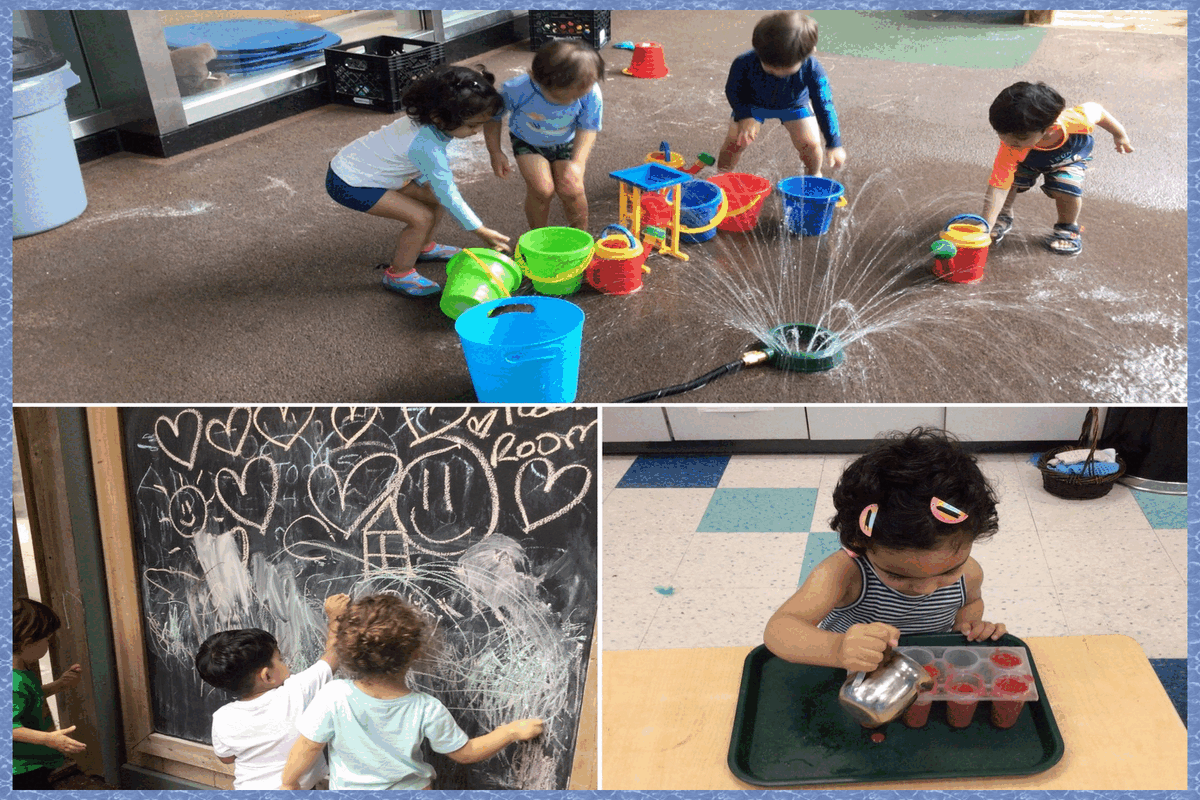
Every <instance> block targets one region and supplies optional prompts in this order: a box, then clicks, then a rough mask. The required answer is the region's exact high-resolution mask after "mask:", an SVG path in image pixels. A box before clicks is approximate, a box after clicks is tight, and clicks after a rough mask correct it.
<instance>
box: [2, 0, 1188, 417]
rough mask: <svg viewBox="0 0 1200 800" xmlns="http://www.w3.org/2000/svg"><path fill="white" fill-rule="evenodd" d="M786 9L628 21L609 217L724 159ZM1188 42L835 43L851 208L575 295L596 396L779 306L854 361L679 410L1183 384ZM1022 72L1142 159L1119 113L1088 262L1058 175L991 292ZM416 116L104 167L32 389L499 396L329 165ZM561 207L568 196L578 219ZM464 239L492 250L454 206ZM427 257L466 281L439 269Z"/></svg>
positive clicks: (77, 229) (620, 55) (78, 225)
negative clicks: (764, 41)
mask: <svg viewBox="0 0 1200 800" xmlns="http://www.w3.org/2000/svg"><path fill="white" fill-rule="evenodd" d="M757 18H758V12H686V13H684V12H653V11H616V12H614V13H613V20H614V22H613V28H614V29H613V39H614V41H621V40H634V41H642V40H653V41H658V42H661V43H662V45H663V48H664V53H665V59H666V63H667V66H668V67H669V69H670V75H669V76H668V77H666V78H662V79H658V80H641V79H637V78H632V77H629V76H626V75H623V74H621V72H620V70H621V68H622V67H625V66H627V65H628V64H629V60H630V53H629V52H628V51H623V50H615V49H612V48H611V47H609V48H605V49H604V50H603V51H602V53H603V55H604V57H605V59H606V60H607V62H608V66H609V75H608V80H607V81H606V82H605V84H604V86H603V91H604V97H605V121H604V130H603V131H602V132H601V134H600V136H599V138H598V142H597V145H596V147H595V150H594V151H593V156H592V158H591V161H590V162H589V166H588V174H587V187H588V194H589V198H590V202H591V229H592V233H593V234H597V233H599V232H600V230H601V229H602V228H603V227H604V226H605V225H607V224H609V223H612V222H616V221H617V216H618V211H617V205H618V185H617V182H616V181H615V180H613V179H611V178H609V177H608V173H609V172H610V171H612V170H616V169H622V168H625V167H629V166H634V165H636V164H638V163H641V162H642V160H643V159H644V158H645V156H646V154H647V153H648V152H650V151H651V150H654V149H656V148H657V146H658V144H659V142H660V141H662V140H664V139H665V140H668V141H669V142H670V143H671V146H672V148H673V149H674V150H676V151H677V152H681V153H683V154H684V155H685V156H687V157H688V159H689V160H690V159H691V157H693V156H694V155H695V154H697V153H699V152H700V151H702V150H706V151H709V152H715V151H716V148H717V147H718V145H719V144H720V141H721V138H722V135H723V131H724V127H725V124H726V121H727V119H728V105H727V103H726V101H725V100H724V97H723V86H724V79H725V73H726V69H727V67H728V62H729V60H730V59H731V58H732V57H733V56H734V55H736V54H737V53H739V52H742V51H743V50H745V49H748V47H749V45H748V42H749V35H750V30H751V28H752V27H753V24H754V22H755V21H756V20H757ZM946 24H947V25H951V24H954V25H961V24H963V23H960V22H953V23H951V22H947V23H946ZM992 30H993V31H994V32H995V35H996V36H998V37H1001V38H1002V37H1003V35H1004V34H1005V29H1004V28H1003V27H995V28H993V29H992ZM1010 31H1011V29H1010ZM1185 51H1186V37H1180V36H1163V35H1152V34H1144V33H1129V32H1119V31H1118V32H1109V31H1089V30H1058V29H1048V30H1046V31H1045V35H1044V37H1043V38H1042V40H1041V42H1040V43H1039V44H1038V45H1037V48H1036V50H1035V51H1034V52H1033V55H1032V56H1031V57H1030V58H1029V60H1028V61H1027V62H1026V63H1024V64H1023V65H1020V66H1015V67H1012V66H1009V67H1004V68H999V69H979V68H967V67H962V66H938V65H933V64H927V63H898V62H891V61H883V60H879V59H874V58H867V57H861V56H849V55H839V54H837V53H833V54H824V53H820V52H818V57H819V58H820V59H821V62H822V64H823V65H824V66H825V67H826V69H827V70H828V71H829V75H830V82H831V86H832V89H833V93H834V99H835V103H836V105H837V109H838V113H839V117H840V119H841V126H842V129H843V134H844V138H845V143H846V149H847V153H848V156H849V159H848V162H847V165H846V167H845V168H844V169H843V170H841V171H840V173H837V174H836V175H835V176H834V177H836V178H837V179H838V180H839V181H841V182H842V183H843V184H844V185H845V187H846V195H847V197H848V199H849V203H848V205H847V206H846V207H845V208H842V209H839V210H838V211H837V212H836V216H835V219H834V224H833V227H832V229H831V230H830V232H829V233H828V234H827V235H825V236H823V237H817V238H813V237H806V238H801V237H792V236H789V235H788V234H786V233H783V232H782V231H781V222H780V219H781V208H780V201H779V199H778V197H777V196H774V197H772V198H770V199H769V201H768V204H767V206H766V207H765V208H764V211H763V213H762V216H761V219H760V222H759V225H758V227H757V229H756V230H755V231H754V232H752V233H749V234H727V233H718V235H717V236H716V237H715V238H714V239H713V240H712V241H710V242H707V243H703V244H695V245H684V246H683V249H684V252H686V253H688V254H689V255H690V260H688V261H687V262H682V261H677V260H675V259H671V258H668V257H665V256H660V255H656V256H653V257H651V258H650V259H649V260H648V262H647V266H649V267H650V269H651V272H650V273H649V274H648V275H645V276H644V288H643V289H642V290H641V291H639V292H637V293H636V294H632V295H626V296H611V295H604V294H600V293H598V292H595V291H594V290H592V289H590V288H586V286H585V289H584V290H583V291H581V292H580V293H579V294H577V295H575V296H573V297H572V298H571V299H572V300H573V301H574V302H577V303H578V304H579V305H580V307H582V308H583V309H584V312H585V314H586V322H585V324H584V339H583V347H582V354H581V360H580V378H579V392H578V400H580V401H582V402H610V401H615V400H617V399H619V398H623V397H626V396H629V395H634V394H637V393H640V392H644V391H646V390H650V389H654V388H658V387H662V386H667V385H671V384H677V383H682V382H685V381H687V380H689V379H692V378H694V377H696V376H698V375H701V374H703V373H705V372H708V371H709V370H711V369H712V368H714V367H717V366H719V365H721V364H724V363H726V362H728V361H731V360H733V359H735V358H737V356H738V355H739V354H740V353H741V352H743V351H744V350H746V349H748V348H750V347H753V346H754V344H755V342H756V340H757V338H758V337H760V336H761V335H762V333H763V331H765V330H766V329H768V328H770V327H773V326H774V325H778V324H782V323H788V322H813V323H820V324H823V325H826V326H827V327H829V328H831V329H832V330H834V331H836V332H838V334H839V335H840V336H841V337H842V340H843V342H844V343H845V361H844V363H843V364H842V365H840V366H838V367H836V368H834V369H833V370H831V371H829V372H824V373H819V374H798V373H792V372H786V371H781V370H778V369H775V368H773V367H771V366H769V365H768V366H758V367H752V368H748V369H746V370H744V371H742V372H740V373H738V374H735V375H730V376H727V377H724V378H721V379H719V380H717V381H715V382H713V383H712V384H710V385H709V386H707V387H705V388H702V389H698V390H695V391H692V392H689V393H686V394H681V395H678V396H676V397H674V398H671V399H672V400H679V401H687V402H732V403H745V402H767V403H777V402H854V401H881V402H937V403H943V402H1023V403H1025V402H1101V403H1114V402H1139V403H1155V402H1183V400H1184V398H1185V397H1186V351H1187V345H1186V322H1185V320H1186V279H1187V259H1186V252H1187V249H1186V242H1187V216H1186V193H1187V189H1186V187H1187V177H1186V169H1185V164H1186V137H1187V116H1186V113H1185V109H1186V80H1185V76H1186V59H1185ZM530 57H531V56H530V53H529V52H528V50H527V49H526V48H525V47H524V46H523V45H520V44H518V45H513V46H510V47H507V48H504V49H501V50H498V51H493V52H492V53H488V54H485V55H483V56H481V57H479V58H478V59H472V60H471V62H469V63H475V62H476V61H481V62H484V63H486V64H487V66H488V67H489V68H490V69H492V70H493V71H494V72H495V73H496V75H497V77H498V79H499V80H505V79H507V78H509V77H513V76H515V75H517V74H519V73H520V72H521V71H522V70H524V69H525V68H526V67H527V65H528V63H529V60H530ZM1118 75H1125V76H1129V79H1128V80H1124V81H1116V80H1114V76H1118ZM1016 80H1044V81H1046V82H1047V83H1049V84H1050V85H1052V86H1055V87H1056V88H1057V89H1058V90H1059V91H1060V92H1061V93H1062V94H1063V95H1064V96H1065V97H1066V98H1067V100H1068V102H1069V103H1071V104H1075V103H1079V102H1084V101H1096V102H1099V103H1101V104H1102V105H1104V106H1105V107H1106V108H1107V109H1108V110H1109V111H1110V112H1112V113H1113V114H1114V115H1115V116H1116V117H1117V118H1118V119H1120V120H1121V122H1122V123H1123V124H1124V125H1125V127H1126V129H1127V130H1128V132H1129V134H1130V137H1131V139H1132V142H1133V145H1134V147H1135V148H1136V151H1135V152H1134V153H1133V154H1131V155H1120V154H1118V153H1116V152H1115V151H1114V150H1113V148H1112V143H1111V137H1110V136H1109V135H1108V134H1107V133H1105V132H1103V131H1098V132H1097V146H1096V149H1095V158H1094V161H1093V162H1092V166H1091V169H1090V170H1089V173H1088V177H1087V181H1086V184H1085V200H1084V206H1083V213H1082V215H1081V221H1082V223H1083V225H1084V228H1085V231H1084V242H1085V246H1084V250H1083V253H1082V254H1081V255H1079V256H1078V257H1075V258H1063V257H1061V256H1057V255H1054V254H1052V253H1050V252H1048V251H1047V250H1046V249H1045V248H1044V247H1043V245H1042V240H1043V238H1044V237H1045V236H1046V234H1047V233H1048V232H1049V230H1050V226H1051V225H1052V223H1053V222H1054V210H1053V203H1052V202H1051V201H1050V200H1049V199H1048V198H1046V197H1045V196H1044V195H1042V194H1041V192H1040V191H1037V190H1035V191H1034V192H1031V193H1029V194H1028V195H1026V196H1023V197H1021V198H1019V199H1018V201H1017V205H1016V226H1015V228H1014V230H1013V232H1012V233H1011V234H1010V235H1009V236H1008V238H1007V239H1006V240H1005V241H1004V243H1003V244H1002V245H1000V246H998V247H997V248H995V249H994V252H992V253H991V254H990V256H989V259H988V263H987V268H986V275H985V278H984V280H983V281H981V282H980V283H978V284H973V285H962V284H950V283H946V282H944V281H939V280H936V279H934V278H933V277H932V275H931V273H930V267H931V266H932V258H931V257H930V255H929V244H930V242H931V241H933V239H934V238H935V237H936V235H937V232H938V231H939V230H940V229H941V227H942V226H943V225H944V224H945V222H946V220H947V219H948V218H949V217H951V216H953V215H955V214H959V213H978V211H979V210H980V207H981V205H982V196H983V191H984V188H985V182H986V179H987V175H988V171H989V169H990V165H991V160H992V158H993V156H994V154H995V147H996V139H995V135H994V134H993V133H992V132H991V130H990V128H989V126H988V123H987V107H988V105H989V104H990V102H991V99H992V97H994V95H995V94H996V93H997V92H998V91H999V90H1000V89H1002V88H1003V87H1004V86H1007V85H1008V84H1010V83H1012V82H1014V81H1016ZM964 87H969V88H968V89H964ZM389 119H390V117H387V116H385V115H380V114H377V113H375V112H369V111H364V110H359V109H353V108H347V107H343V106H335V105H330V106H326V107H324V108H321V109H317V110H315V111H311V112H307V113H305V114H302V115H299V116H297V117H293V118H291V119H288V120H284V121H281V122H278V123H274V124H272V125H269V126H267V127H265V128H262V129H259V130H257V131H253V132H250V133H247V134H244V135H242V136H239V137H236V138H233V139H230V140H227V141H225V142H222V143H219V144H216V145H211V146H209V147H206V148H202V149H200V150H197V151H193V152H191V153H187V154H184V155H181V156H178V157H176V158H173V159H166V160H162V159H152V158H146V157H141V156H134V155H129V154H118V155H114V156H109V157H107V158H104V159H101V160H98V161H95V162H91V163H88V164H85V165H84V167H83V172H84V181H85V184H86V188H87V192H88V198H89V207H88V210H87V211H86V212H85V213H84V215H83V216H82V217H80V218H79V219H77V220H75V221H74V222H71V223H69V224H67V225H65V226H62V227H61V228H58V229H56V230H53V231H50V232H47V233H44V234H40V235H38V236H34V237H30V238H26V239H20V240H16V241H15V242H14V243H13V275H14V312H13V317H14V320H13V327H14V332H13V336H14V342H13V368H14V375H13V381H14V389H13V392H14V401H15V402H19V403H23V402H188V403H190V402H268V401H271V402H291V403H296V402H435V401H462V400H469V399H471V398H472V397H473V392H472V387H471V383H470V379H469V377H468V373H467V369H466V364H465V361H464V358H463V355H462V350H461V348H460V346H459V343H458V339H457V336H456V335H455V333H454V329H453V324H452V323H451V321H450V320H449V319H447V318H446V317H445V316H444V315H442V313H441V312H440V311H439V309H438V307H437V304H436V301H429V300H421V301H417V300H409V299H405V298H402V297H399V296H396V295H393V294H390V293H388V292H386V291H384V290H383V289H382V288H381V287H380V286H379V284H378V279H379V273H378V272H376V271H374V270H373V267H374V265H375V264H377V263H379V262H380V261H385V260H387V259H388V258H389V257H390V253H391V249H392V246H393V244H394V236H395V233H396V230H397V226H396V224H395V223H390V222H387V221H385V220H380V219H376V218H373V217H369V216H367V215H365V214H356V213H354V212H351V211H348V210H346V209H344V208H342V207H340V206H338V205H336V204H334V203H333V202H332V201H331V200H329V198H328V197H327V196H326V195H325V193H324V188H323V179H324V173H325V168H326V165H327V163H328V160H329V158H330V157H332V155H333V154H334V153H335V152H336V151H337V150H338V149H339V148H340V147H341V146H342V145H344V144H345V143H347V142H349V141H351V140H353V139H355V138H357V137H358V136H361V135H363V134H364V133H366V132H367V131H369V130H372V129H374V128H376V127H378V126H380V125H382V124H384V123H385V122H387V121H389ZM506 147H507V143H506ZM454 156H455V158H454V165H455V169H456V173H457V174H458V176H459V187H460V189H461V190H462V192H463V195H464V196H465V197H466V199H467V201H468V202H469V203H470V204H472V206H473V207H474V208H475V209H476V210H477V211H478V212H479V213H480V215H481V216H482V217H483V219H484V221H485V224H487V225H488V226H489V227H493V228H496V229H499V230H501V231H503V232H505V233H507V234H509V235H510V236H512V237H513V238H514V239H515V238H516V237H517V236H518V235H519V234H520V233H521V232H523V231H524V230H525V221H524V214H523V212H522V201H523V186H522V184H521V183H520V179H519V178H518V177H515V176H514V177H512V178H510V179H509V180H508V181H501V180H500V179H498V178H495V177H494V176H492V175H491V171H490V168H489V166H488V159H487V153H486V149H485V148H484V145H483V141H482V138H481V137H480V138H476V139H473V140H469V141H468V142H466V143H464V144H463V145H461V146H460V148H459V149H458V150H457V151H456V152H455V153H454ZM739 170H740V171H744V172H750V173H754V174H758V175H762V176H763V177H766V178H769V179H770V180H772V181H778V180H780V179H782V178H784V177H787V176H790V175H796V174H798V173H799V172H800V164H799V160H798V157H797V156H796V154H795V152H794V150H792V148H791V145H790V143H789V142H788V140H787V137H786V136H785V135H784V133H783V131H782V130H781V129H780V128H779V126H778V125H777V124H774V123H768V125H767V126H766V127H765V128H764V131H763V134H762V136H761V137H760V140H759V141H758V142H756V143H755V144H754V145H753V146H752V147H751V148H750V149H749V150H748V151H747V153H746V155H745V156H744V157H743V160H742V163H741V164H740V165H739ZM705 174H711V171H709V172H708V173H702V174H701V176H700V177H704V175H705ZM561 220H562V217H561V211H560V209H559V208H558V207H557V206H556V207H555V208H554V210H553V211H552V216H551V222H552V224H561ZM438 238H439V240H440V241H445V242H448V243H452V244H457V245H465V246H472V245H474V244H475V242H474V241H473V239H474V237H472V236H470V235H469V234H465V233H463V232H462V231H461V230H460V229H458V228H457V226H456V225H455V224H454V223H453V222H452V221H448V222H445V223H443V226H442V228H441V229H440V231H439V236H438ZM422 271H423V272H425V274H427V275H429V276H430V277H432V278H434V279H436V280H439V281H442V280H444V278H445V272H444V268H443V267H442V266H440V265H438V266H434V267H433V268H430V269H425V268H423V269H422ZM523 291H529V288H528V282H526V285H525V288H524V290H523Z"/></svg>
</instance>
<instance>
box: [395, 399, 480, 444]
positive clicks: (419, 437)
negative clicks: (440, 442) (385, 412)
mask: <svg viewBox="0 0 1200 800" xmlns="http://www.w3.org/2000/svg"><path fill="white" fill-rule="evenodd" d="M436 413H437V409H436V408H430V409H427V410H425V411H420V412H418V413H417V414H416V416H418V417H419V416H421V415H426V416H428V417H429V418H430V419H431V420H432V419H434V418H435V416H436ZM470 413H471V409H470V408H464V409H463V410H462V413H461V414H459V415H458V417H457V418H455V419H454V421H453V422H450V423H449V424H447V425H443V426H442V427H440V428H436V429H435V430H433V431H432V432H430V433H426V434H422V433H420V432H419V431H418V430H417V426H416V423H415V422H413V416H414V415H413V414H411V413H410V411H409V409H408V408H405V409H404V424H405V425H407V426H408V429H409V430H410V431H412V435H413V440H412V443H413V445H418V444H420V443H421V442H427V441H429V440H430V439H436V438H437V437H438V436H441V435H442V434H443V433H448V432H449V431H451V430H453V429H455V428H457V427H458V426H459V424H460V423H461V422H462V421H463V420H464V419H466V418H467V415H468V414H470ZM435 424H436V422H435Z"/></svg>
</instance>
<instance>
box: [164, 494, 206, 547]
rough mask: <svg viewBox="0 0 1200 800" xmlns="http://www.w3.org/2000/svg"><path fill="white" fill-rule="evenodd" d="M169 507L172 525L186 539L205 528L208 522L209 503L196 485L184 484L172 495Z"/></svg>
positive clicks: (168, 511) (168, 512)
mask: <svg viewBox="0 0 1200 800" xmlns="http://www.w3.org/2000/svg"><path fill="white" fill-rule="evenodd" d="M167 509H168V510H167V514H168V516H169V517H170V519H171V527H173V528H174V529H175V530H176V531H177V532H178V533H179V535H180V536H182V537H183V538H185V539H190V538H192V537H193V536H195V535H196V534H197V533H198V532H200V531H202V530H204V526H205V525H206V524H207V523H208V503H207V502H205V499H204V493H203V492H201V491H200V490H199V489H197V488H196V487H195V486H184V487H182V488H180V489H179V490H178V491H176V492H175V494H173V495H171V499H170V501H169V502H168V503H167Z"/></svg>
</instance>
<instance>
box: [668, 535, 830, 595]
mask: <svg viewBox="0 0 1200 800" xmlns="http://www.w3.org/2000/svg"><path fill="white" fill-rule="evenodd" d="M807 541H808V534H807V533H697V534H696V535H695V536H693V537H692V539H691V541H690V542H689V543H688V548H687V552H686V553H684V555H683V560H682V561H681V562H680V563H679V568H678V569H677V570H676V572H675V577H674V585H675V586H677V587H682V588H709V589H712V588H716V587H720V590H721V591H722V592H725V591H728V590H730V589H739V590H740V589H741V588H746V587H751V588H752V587H756V586H768V587H772V588H777V589H780V590H781V591H782V590H787V589H789V588H790V589H791V590H792V591H795V589H796V576H797V575H799V574H800V568H801V566H802V565H803V563H804V547H805V544H806V543H807Z"/></svg>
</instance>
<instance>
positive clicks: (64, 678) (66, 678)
mask: <svg viewBox="0 0 1200 800" xmlns="http://www.w3.org/2000/svg"><path fill="white" fill-rule="evenodd" d="M81 680H83V667H81V666H79V665H78V664H72V665H71V666H70V667H69V668H68V669H67V671H66V672H64V673H63V674H62V675H59V676H58V680H56V681H55V683H56V684H58V688H59V689H74V688H75V687H76V686H78V685H79V682H80V681H81Z"/></svg>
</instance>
